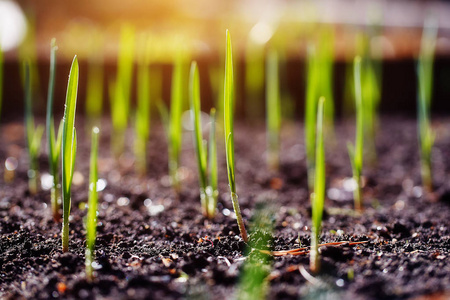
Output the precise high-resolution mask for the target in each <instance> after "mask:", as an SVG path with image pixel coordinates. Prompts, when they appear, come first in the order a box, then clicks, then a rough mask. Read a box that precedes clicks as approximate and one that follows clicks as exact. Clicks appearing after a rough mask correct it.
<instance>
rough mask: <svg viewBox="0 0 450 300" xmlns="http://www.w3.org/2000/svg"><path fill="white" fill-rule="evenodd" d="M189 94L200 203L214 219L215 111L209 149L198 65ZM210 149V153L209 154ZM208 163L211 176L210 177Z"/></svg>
mask: <svg viewBox="0 0 450 300" xmlns="http://www.w3.org/2000/svg"><path fill="white" fill-rule="evenodd" d="M189 79H190V80H189V94H190V97H189V99H190V106H191V120H192V122H193V125H194V126H193V127H194V135H193V136H194V147H195V152H196V156H197V164H198V175H199V184H200V202H201V205H202V211H203V214H204V215H205V216H206V217H207V218H210V219H212V218H213V217H214V215H215V212H216V204H217V196H218V191H217V158H216V156H217V150H216V145H215V132H214V131H215V124H214V123H215V110H214V109H212V111H211V117H210V118H211V133H210V141H209V148H208V143H207V141H206V140H204V139H203V137H202V123H201V121H202V120H201V114H200V112H201V110H200V108H201V103H200V78H199V71H198V67H197V63H196V62H195V61H194V62H192V64H191V72H190V78H189ZM207 149H209V153H207ZM208 155H209V160H208ZM208 163H209V168H210V176H209V177H208Z"/></svg>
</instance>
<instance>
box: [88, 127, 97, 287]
mask: <svg viewBox="0 0 450 300" xmlns="http://www.w3.org/2000/svg"><path fill="white" fill-rule="evenodd" d="M99 132H100V130H99V129H98V127H94V128H92V141H91V162H90V174H89V200H88V201H89V202H88V213H87V220H86V263H85V266H86V277H87V278H88V280H92V279H93V267H92V263H93V262H94V249H95V239H96V236H97V203H98V195H97V181H98V164H97V158H98V135H99Z"/></svg>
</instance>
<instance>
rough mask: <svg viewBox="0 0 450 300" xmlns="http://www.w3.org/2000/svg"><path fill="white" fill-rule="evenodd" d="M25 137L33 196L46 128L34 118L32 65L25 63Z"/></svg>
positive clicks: (36, 186) (30, 186) (29, 179)
mask: <svg viewBox="0 0 450 300" xmlns="http://www.w3.org/2000/svg"><path fill="white" fill-rule="evenodd" d="M24 69H25V72H24V74H25V133H26V134H25V137H26V145H27V149H28V157H29V159H30V167H29V169H28V188H29V190H30V193H31V194H36V193H37V190H38V177H39V171H38V156H39V152H40V151H41V139H42V135H43V134H44V126H43V125H38V126H37V127H35V124H34V118H33V112H32V111H33V109H32V104H31V80H30V64H29V62H28V61H26V62H25V65H24Z"/></svg>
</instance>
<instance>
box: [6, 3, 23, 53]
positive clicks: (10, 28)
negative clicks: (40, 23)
mask: <svg viewBox="0 0 450 300" xmlns="http://www.w3.org/2000/svg"><path fill="white" fill-rule="evenodd" d="M26 30H27V24H26V20H25V16H24V14H23V12H22V9H21V8H20V6H19V5H18V4H17V3H16V2H13V1H9V0H0V49H1V50H3V51H9V50H11V49H14V48H16V47H17V46H18V45H19V44H20V43H21V42H22V40H23V38H24V36H25V33H26Z"/></svg>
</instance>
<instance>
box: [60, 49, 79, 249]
mask: <svg viewBox="0 0 450 300" xmlns="http://www.w3.org/2000/svg"><path fill="white" fill-rule="evenodd" d="M77 93H78V59H77V56H76V55H75V57H74V58H73V61H72V66H71V67H70V73H69V82H68V84H67V93H66V105H65V109H64V118H63V132H62V144H61V148H62V149H61V166H62V170H61V173H62V196H63V197H62V199H63V201H62V203H63V224H62V250H63V252H67V251H68V250H69V215H70V204H71V188H72V178H73V171H74V168H75V157H76V150H77V134H76V130H75V111H76V105H77Z"/></svg>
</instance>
